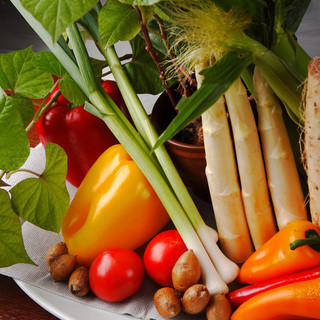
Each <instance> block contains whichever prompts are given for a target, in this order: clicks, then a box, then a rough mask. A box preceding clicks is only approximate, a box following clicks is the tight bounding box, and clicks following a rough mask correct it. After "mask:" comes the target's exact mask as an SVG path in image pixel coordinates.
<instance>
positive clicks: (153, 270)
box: [143, 230, 188, 287]
mask: <svg viewBox="0 0 320 320" xmlns="http://www.w3.org/2000/svg"><path fill="white" fill-rule="evenodd" d="M187 250H188V249H187V247H186V245H185V244H184V242H183V240H182V238H181V236H180V234H179V232H178V231H176V230H168V231H164V232H161V233H159V234H158V235H157V236H155V237H154V238H153V239H152V240H151V241H150V242H149V244H148V246H147V248H146V250H145V252H144V256H143V261H144V266H145V268H146V272H147V274H148V275H149V277H150V278H151V279H152V280H153V281H155V282H156V283H158V284H160V285H161V286H164V287H172V276H171V274H172V268H173V266H174V265H175V263H176V261H177V260H178V259H179V257H180V256H181V255H182V254H183V253H184V252H185V251H187Z"/></svg>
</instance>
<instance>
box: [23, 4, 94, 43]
mask: <svg viewBox="0 0 320 320" xmlns="http://www.w3.org/2000/svg"><path fill="white" fill-rule="evenodd" d="M97 2H98V1H97V0H77V2H76V3H75V2H74V1H72V0H21V4H22V5H23V6H24V7H25V8H26V9H27V10H28V11H29V12H30V13H31V14H32V15H33V16H34V17H35V18H36V19H37V20H38V21H39V22H40V23H41V24H42V26H43V27H44V28H45V29H46V30H47V31H48V32H49V34H50V35H51V36H52V38H53V42H56V41H57V40H58V38H59V36H60V35H61V34H62V32H63V31H64V30H65V29H66V28H67V27H68V26H69V25H70V24H71V23H73V22H75V21H77V20H78V19H80V18H81V17H82V16H83V15H84V14H85V13H87V12H88V11H89V10H91V9H92V7H93V6H94V5H95V4H96V3H97Z"/></svg>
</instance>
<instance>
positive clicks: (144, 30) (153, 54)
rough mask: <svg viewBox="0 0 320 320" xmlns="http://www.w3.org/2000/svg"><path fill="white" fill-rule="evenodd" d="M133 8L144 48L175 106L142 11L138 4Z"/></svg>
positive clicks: (174, 104)
mask: <svg viewBox="0 0 320 320" xmlns="http://www.w3.org/2000/svg"><path fill="white" fill-rule="evenodd" d="M135 9H136V12H137V15H138V19H139V21H140V26H141V31H142V34H143V37H144V40H145V42H146V50H147V51H148V52H149V53H150V56H151V58H152V59H153V61H154V63H155V64H156V66H157V68H158V71H159V75H160V79H161V81H162V83H163V85H164V88H165V90H166V92H167V94H168V96H169V98H170V101H171V103H172V105H173V106H174V107H175V106H176V101H175V99H174V97H173V94H172V91H171V89H170V87H169V85H168V82H167V79H166V75H165V72H164V70H163V68H162V66H161V62H160V60H159V56H158V54H157V53H156V52H155V50H154V48H153V45H152V42H151V39H150V37H149V33H148V29H147V26H146V23H145V21H144V18H143V16H142V12H141V11H140V9H139V8H138V6H135Z"/></svg>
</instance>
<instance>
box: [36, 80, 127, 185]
mask: <svg viewBox="0 0 320 320" xmlns="http://www.w3.org/2000/svg"><path fill="white" fill-rule="evenodd" d="M102 87H103V88H104V89H105V90H106V92H107V93H108V94H109V96H110V97H111V99H112V100H113V101H114V102H115V103H116V104H117V106H118V107H119V108H120V109H121V111H122V112H123V113H124V114H125V115H127V114H128V111H127V108H126V105H125V102H124V100H123V98H122V96H121V93H120V90H119V88H118V86H117V84H116V82H114V81H110V80H106V81H103V82H102ZM58 89H59V88H56V89H55V90H54V91H53V92H52V94H51V96H50V97H49V99H50V98H51V97H52V95H53V94H54V93H55V92H56V91H57V90H58ZM69 104H70V102H69V101H68V100H67V99H66V98H65V97H64V96H63V95H60V96H59V98H58V101H57V103H56V105H55V106H53V107H51V108H49V109H48V110H47V111H46V112H45V113H44V114H43V116H42V117H41V118H40V120H39V121H38V122H37V124H36V126H37V131H38V135H39V138H40V140H41V142H42V144H43V145H44V146H45V145H46V144H47V143H48V142H54V143H57V144H58V145H59V146H61V147H62V148H63V149H64V150H65V152H66V154H67V156H68V173H67V180H68V181H69V182H70V183H71V184H73V185H74V186H76V187H79V185H80V184H81V182H82V180H83V178H84V176H85V175H86V173H87V172H88V170H89V169H90V168H91V166H92V165H93V164H94V162H95V161H96V160H97V159H98V158H99V156H100V155H101V154H102V153H103V152H104V151H105V150H106V149H108V148H109V147H110V146H112V145H114V144H116V143H118V141H117V139H116V138H115V136H114V135H113V133H112V132H111V131H110V129H109V128H108V127H107V125H106V124H105V123H104V122H103V121H102V120H101V119H99V118H97V117H96V116H94V115H92V114H91V113H89V112H87V111H85V110H84V108H83V107H82V106H80V107H75V108H70V106H69Z"/></svg>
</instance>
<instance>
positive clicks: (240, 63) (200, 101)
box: [153, 52, 253, 149]
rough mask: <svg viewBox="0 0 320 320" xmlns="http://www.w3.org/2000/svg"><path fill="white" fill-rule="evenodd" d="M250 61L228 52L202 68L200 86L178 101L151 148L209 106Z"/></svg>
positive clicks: (161, 142)
mask: <svg viewBox="0 0 320 320" xmlns="http://www.w3.org/2000/svg"><path fill="white" fill-rule="evenodd" d="M252 61H253V58H252V56H251V55H249V56H239V54H238V53H236V52H230V53H227V54H226V55H224V56H223V57H222V58H221V59H220V60H219V61H218V62H216V63H215V64H214V65H213V66H211V67H209V68H207V69H204V70H202V72H201V73H200V74H202V75H203V76H204V80H203V83H202V85H201V88H200V89H199V90H197V91H196V92H195V93H194V94H193V95H192V96H191V97H190V98H188V99H181V100H180V101H179V103H178V105H177V109H178V110H179V111H180V112H179V113H178V115H177V116H176V117H175V118H174V119H173V120H172V122H171V123H170V124H169V126H168V127H167V129H166V130H165V131H164V132H163V133H162V134H161V135H160V137H159V138H158V140H157V142H156V144H155V146H154V147H153V149H156V148H157V147H158V146H160V145H161V144H163V143H164V142H165V141H166V140H168V139H170V138H172V137H173V136H175V135H176V134H177V133H178V132H179V131H180V130H181V129H183V128H184V127H185V126H186V125H187V124H188V123H190V122H191V121H193V120H194V119H196V118H198V117H199V116H200V115H201V114H202V113H203V112H204V111H206V110H207V109H208V108H210V107H211V106H212V105H213V104H214V103H215V102H216V101H217V100H218V99H219V98H220V97H221V96H222V95H223V94H224V93H225V92H226V91H227V90H228V89H229V87H230V86H231V84H232V83H233V82H234V81H235V80H236V79H237V78H239V77H240V75H241V73H242V72H243V70H245V68H246V67H247V66H248V65H249V64H250V63H252Z"/></svg>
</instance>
